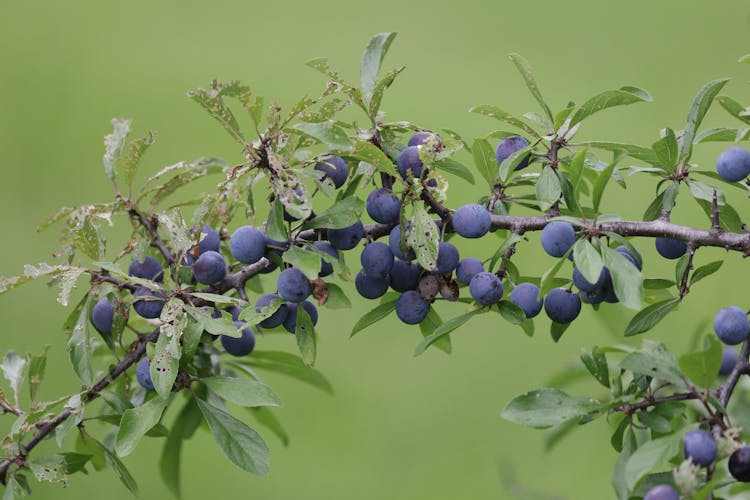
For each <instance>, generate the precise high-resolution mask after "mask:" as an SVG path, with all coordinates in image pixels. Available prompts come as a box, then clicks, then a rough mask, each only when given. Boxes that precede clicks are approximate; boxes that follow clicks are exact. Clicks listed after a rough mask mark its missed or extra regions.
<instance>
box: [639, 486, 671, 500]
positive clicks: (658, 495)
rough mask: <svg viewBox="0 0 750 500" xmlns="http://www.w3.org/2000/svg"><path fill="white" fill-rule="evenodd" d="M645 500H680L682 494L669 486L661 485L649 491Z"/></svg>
mask: <svg viewBox="0 0 750 500" xmlns="http://www.w3.org/2000/svg"><path fill="white" fill-rule="evenodd" d="M643 500H680V494H679V493H677V490H675V489H674V488H672V487H671V486H669V485H668V484H660V485H657V486H654V487H653V488H651V489H650V490H648V492H647V493H646V496H645V497H643Z"/></svg>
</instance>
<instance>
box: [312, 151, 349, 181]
mask: <svg viewBox="0 0 750 500" xmlns="http://www.w3.org/2000/svg"><path fill="white" fill-rule="evenodd" d="M315 170H317V171H319V172H323V173H324V174H325V175H324V176H323V177H322V178H321V180H325V179H331V182H333V185H334V186H335V187H336V189H338V188H340V187H341V186H343V185H344V183H345V182H346V178H347V177H349V169H348V168H346V162H345V161H344V160H343V159H342V158H339V157H338V156H331V157H330V158H328V159H327V160H324V161H322V162H319V163H317V164H315Z"/></svg>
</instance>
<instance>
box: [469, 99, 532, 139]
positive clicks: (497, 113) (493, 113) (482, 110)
mask: <svg viewBox="0 0 750 500" xmlns="http://www.w3.org/2000/svg"><path fill="white" fill-rule="evenodd" d="M469 113H477V114H480V115H484V116H489V117H490V118H495V119H496V120H500V121H503V122H505V123H509V124H511V125H513V126H514V127H516V128H519V129H521V130H523V131H525V132H527V133H529V134H531V135H533V136H534V137H536V138H539V134H538V133H537V131H536V130H534V129H533V128H531V127H529V126H528V125H527V124H526V123H524V122H523V121H521V120H519V119H518V118H516V117H514V116H513V115H511V114H510V113H508V112H506V111H503V110H502V109H500V108H498V107H497V106H491V105H489V104H480V105H478V106H474V107H473V108H471V109H469Z"/></svg>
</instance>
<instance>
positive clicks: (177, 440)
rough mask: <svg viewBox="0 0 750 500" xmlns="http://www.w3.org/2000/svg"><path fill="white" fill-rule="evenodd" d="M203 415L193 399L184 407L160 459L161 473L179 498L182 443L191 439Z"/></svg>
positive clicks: (175, 421)
mask: <svg viewBox="0 0 750 500" xmlns="http://www.w3.org/2000/svg"><path fill="white" fill-rule="evenodd" d="M201 420H202V419H201V413H200V410H199V409H198V405H197V404H196V403H195V400H194V399H193V398H190V399H188V400H187V402H186V403H185V406H183V407H182V409H181V410H180V413H179V414H178V415H177V418H175V419H174V423H173V424H172V428H171V430H170V432H169V435H168V436H167V440H166V441H165V443H164V447H163V448H162V452H161V457H160V459H159V472H160V473H161V477H162V480H163V481H164V483H165V484H166V486H167V488H168V489H169V491H171V492H172V494H173V495H174V496H176V497H177V498H180V497H181V491H180V459H181V456H180V455H181V451H182V441H183V440H184V439H186V438H189V437H190V436H191V435H192V434H193V432H194V431H195V429H196V428H197V427H198V425H200V423H201Z"/></svg>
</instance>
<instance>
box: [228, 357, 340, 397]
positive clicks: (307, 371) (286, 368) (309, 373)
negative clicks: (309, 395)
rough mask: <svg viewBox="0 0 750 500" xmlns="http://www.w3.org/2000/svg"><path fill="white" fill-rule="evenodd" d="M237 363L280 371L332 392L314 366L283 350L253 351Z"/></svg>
mask: <svg viewBox="0 0 750 500" xmlns="http://www.w3.org/2000/svg"><path fill="white" fill-rule="evenodd" d="M237 363H240V364H243V365H248V366H250V367H253V368H258V369H260V370H268V371H272V372H275V373H281V374H283V375H287V376H289V377H292V378H295V379H297V380H300V381H302V382H305V383H308V384H310V385H312V386H313V387H317V388H318V389H320V390H322V391H324V392H327V393H329V394H332V393H333V389H332V388H331V384H330V383H329V382H328V380H326V378H325V377H324V376H323V375H322V374H321V373H320V372H319V371H317V370H315V369H314V368H312V367H310V366H307V365H306V364H305V363H304V361H302V358H300V357H299V356H297V355H295V354H292V353H289V352H283V351H257V350H256V351H253V355H252V356H248V357H247V358H243V359H242V360H238V361H237Z"/></svg>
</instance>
